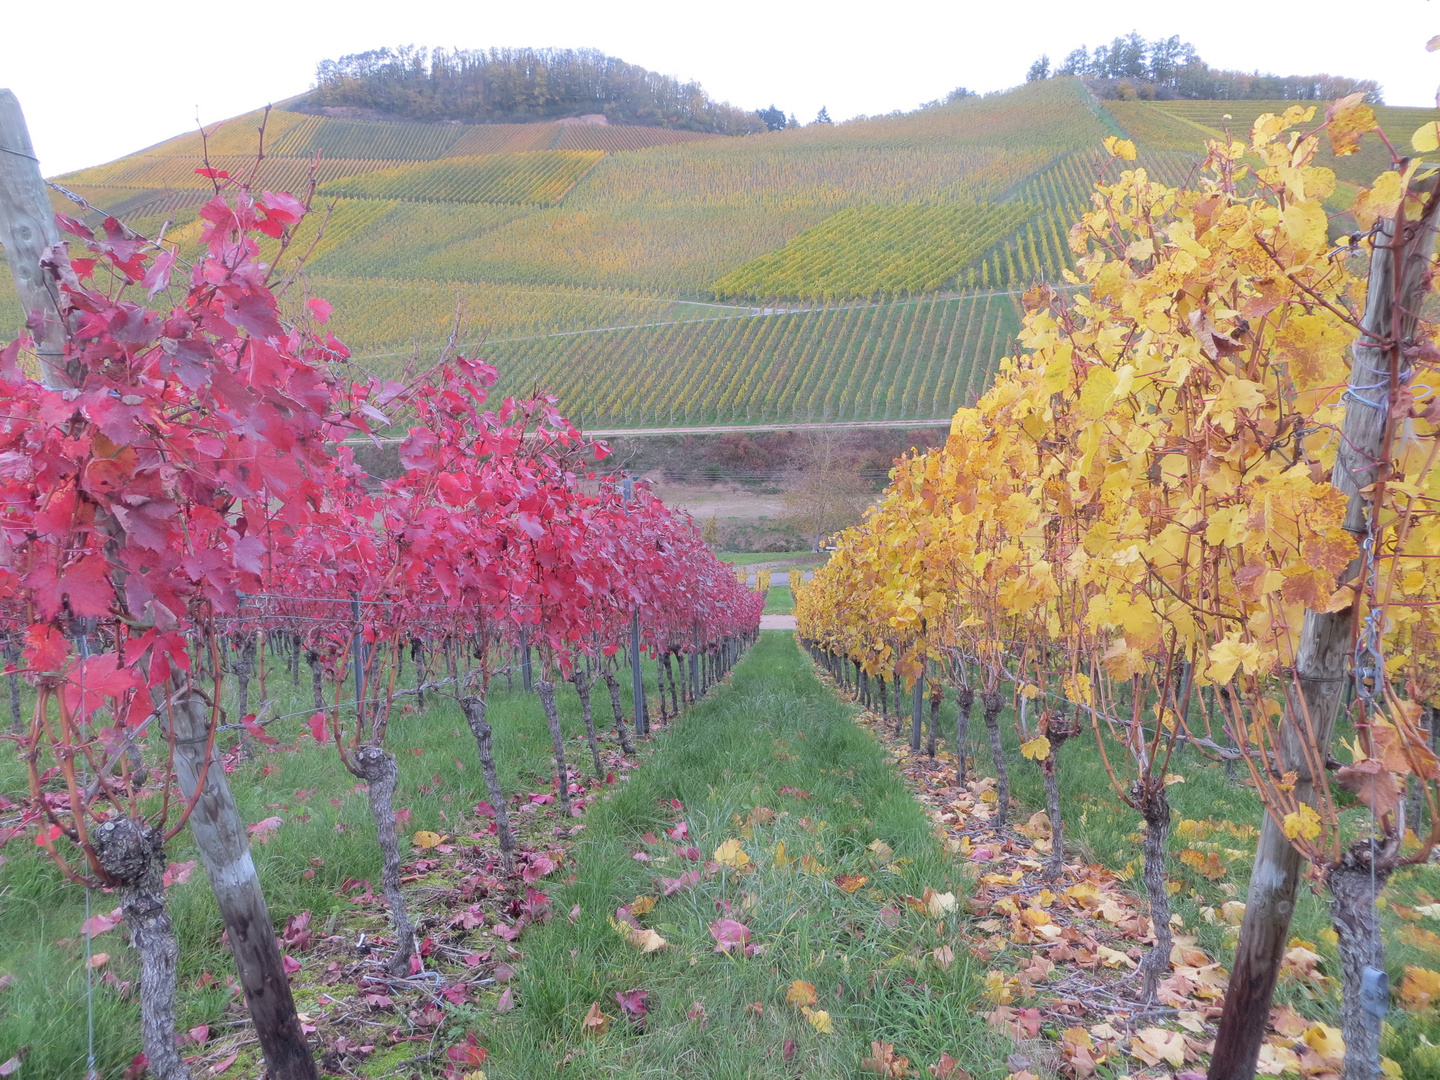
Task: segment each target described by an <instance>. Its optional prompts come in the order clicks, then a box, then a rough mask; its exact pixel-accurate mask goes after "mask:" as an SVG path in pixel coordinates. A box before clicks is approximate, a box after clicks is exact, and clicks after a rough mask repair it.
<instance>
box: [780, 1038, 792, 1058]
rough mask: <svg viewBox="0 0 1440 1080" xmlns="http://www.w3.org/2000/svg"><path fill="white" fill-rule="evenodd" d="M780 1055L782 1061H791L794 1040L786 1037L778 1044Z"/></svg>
mask: <svg viewBox="0 0 1440 1080" xmlns="http://www.w3.org/2000/svg"><path fill="white" fill-rule="evenodd" d="M780 1057H781V1059H782V1060H784V1061H791V1060H793V1059H794V1057H795V1040H794V1039H786V1040H785V1041H784V1042H783V1043H781V1044H780Z"/></svg>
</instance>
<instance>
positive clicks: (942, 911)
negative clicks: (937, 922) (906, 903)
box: [920, 888, 956, 919]
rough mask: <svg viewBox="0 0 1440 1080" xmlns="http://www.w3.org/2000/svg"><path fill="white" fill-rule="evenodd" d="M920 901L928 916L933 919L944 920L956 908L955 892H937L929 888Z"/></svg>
mask: <svg viewBox="0 0 1440 1080" xmlns="http://www.w3.org/2000/svg"><path fill="white" fill-rule="evenodd" d="M920 899H921V902H922V903H923V904H924V905H925V912H926V914H928V915H929V916H930V917H931V918H932V919H942V918H944V917H945V916H946V915H948V914H949V913H950V912H952V911H954V910H955V908H956V903H955V894H954V893H953V892H936V891H935V890H934V889H930V888H927V889H926V890H925V894H924V895H923V896H922V897H921V898H920Z"/></svg>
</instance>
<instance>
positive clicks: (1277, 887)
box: [1208, 185, 1440, 1080]
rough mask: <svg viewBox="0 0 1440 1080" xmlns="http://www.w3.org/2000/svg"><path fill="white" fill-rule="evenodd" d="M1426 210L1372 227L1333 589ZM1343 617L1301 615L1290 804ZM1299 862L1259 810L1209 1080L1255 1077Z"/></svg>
mask: <svg viewBox="0 0 1440 1080" xmlns="http://www.w3.org/2000/svg"><path fill="white" fill-rule="evenodd" d="M1437 210H1440V196H1437V195H1436V194H1434V193H1433V185H1432V193H1430V194H1429V198H1428V200H1427V203H1426V212H1425V215H1424V217H1422V218H1421V219H1420V220H1419V221H1417V222H1403V219H1402V223H1403V225H1404V230H1403V231H1402V232H1401V233H1400V235H1398V236H1397V235H1396V222H1395V220H1393V219H1388V218H1382V219H1381V220H1380V221H1379V222H1377V232H1376V236H1375V239H1374V247H1373V248H1372V250H1371V255H1370V276H1369V283H1368V285H1367V287H1366V294H1365V314H1364V317H1363V319H1362V321H1361V330H1360V333H1359V335H1358V337H1357V338H1356V340H1355V343H1354V345H1352V346H1351V350H1350V355H1351V363H1350V380H1349V381H1350V385H1349V388H1348V389H1347V391H1346V393H1345V398H1346V408H1345V419H1344V422H1343V424H1342V425H1341V429H1340V444H1339V445H1340V449H1339V454H1338V456H1337V458H1336V462H1335V468H1334V470H1333V471H1332V474H1331V480H1330V482H1331V484H1332V485H1334V486H1335V487H1336V488H1337V489H1339V490H1340V491H1342V492H1344V493H1345V494H1346V495H1347V496H1348V497H1349V500H1350V501H1349V508H1348V510H1347V512H1346V515H1345V523H1344V527H1345V529H1346V530H1347V531H1349V532H1350V533H1351V534H1353V535H1354V536H1355V537H1356V539H1357V540H1358V541H1359V542H1360V543H1361V544H1362V554H1361V555H1360V557H1358V558H1357V559H1356V560H1355V561H1354V562H1352V563H1351V565H1350V567H1349V569H1348V570H1347V571H1346V573H1345V575H1344V576H1343V581H1355V580H1356V578H1357V577H1358V576H1359V575H1361V574H1362V573H1367V572H1368V565H1367V562H1368V552H1367V551H1366V549H1365V548H1364V547H1363V545H1364V544H1366V542H1367V539H1368V536H1369V515H1370V508H1369V500H1368V498H1367V497H1366V496H1365V495H1364V494H1362V493H1363V492H1364V491H1365V490H1366V489H1367V488H1368V487H1369V486H1370V485H1371V484H1372V483H1374V481H1375V480H1376V478H1377V476H1378V475H1379V471H1380V467H1381V464H1382V462H1381V456H1382V454H1383V453H1384V452H1385V443H1386V439H1385V432H1386V426H1387V421H1388V418H1389V415H1390V389H1389V388H1390V386H1391V385H1392V384H1393V385H1397V386H1399V387H1401V389H1402V392H1404V388H1405V386H1406V382H1405V370H1406V368H1407V367H1408V361H1407V359H1406V357H1405V353H1404V346H1406V345H1408V344H1409V343H1410V341H1411V339H1412V338H1413V336H1414V332H1415V314H1414V313H1415V312H1418V311H1419V310H1420V307H1421V303H1422V301H1423V297H1424V292H1425V290H1426V288H1427V287H1428V270H1429V265H1430V256H1431V253H1432V252H1433V251H1434V247H1435V219H1436V213H1437ZM1392 363H1393V365H1394V367H1393V370H1392ZM1354 618H1355V609H1354V607H1353V606H1347V607H1345V608H1343V609H1342V610H1340V611H1334V612H1314V611H1306V612H1305V622H1304V624H1303V626H1302V628H1301V632H1300V646H1299V649H1298V651H1297V653H1296V656H1295V669H1294V678H1293V679H1292V680H1291V682H1290V685H1289V687H1288V688H1287V690H1286V695H1285V715H1284V718H1283V721H1282V724H1283V726H1282V728H1281V742H1280V747H1279V751H1280V768H1281V769H1282V770H1284V771H1290V770H1293V771H1294V772H1295V774H1296V776H1297V777H1298V780H1297V782H1296V785H1295V795H1296V797H1297V798H1299V799H1301V800H1302V801H1303V802H1305V803H1307V804H1310V805H1311V806H1313V805H1314V804H1315V801H1316V796H1315V781H1314V777H1313V776H1312V775H1311V773H1310V768H1309V762H1311V761H1324V760H1326V758H1327V757H1328V755H1329V749H1330V739H1331V736H1332V734H1333V733H1334V730H1335V717H1336V713H1337V712H1338V710H1339V707H1340V698H1341V695H1342V693H1343V691H1344V688H1345V683H1346V680H1347V678H1348V676H1349V660H1350V658H1351V640H1352V638H1351V635H1352V630H1353V625H1354ZM1307 734H1308V735H1309V736H1310V737H1308V738H1307ZM1307 743H1308V745H1307ZM1302 863H1303V860H1302V859H1301V858H1300V854H1299V852H1297V851H1296V850H1295V849H1294V848H1293V847H1292V846H1291V844H1290V841H1289V840H1288V839H1287V838H1286V837H1285V833H1284V831H1283V830H1282V829H1281V827H1280V825H1279V824H1278V823H1277V822H1276V821H1275V818H1274V816H1273V815H1271V814H1268V813H1267V814H1266V815H1265V818H1264V820H1263V821H1262V822H1261V827H1260V841H1259V844H1258V845H1257V847H1256V850H1255V865H1254V868H1253V869H1252V871H1251V874H1250V891H1249V894H1248V895H1247V897H1246V901H1245V917H1244V920H1243V921H1242V922H1241V924H1240V941H1239V944H1238V945H1237V947H1236V950H1235V965H1234V969H1233V970H1232V972H1231V975H1230V987H1229V990H1228V991H1227V992H1226V994H1225V1011H1224V1013H1223V1014H1222V1015H1221V1017H1220V1030H1219V1032H1218V1033H1217V1035H1216V1037H1215V1054H1214V1057H1213V1058H1212V1059H1211V1061H1210V1071H1209V1073H1208V1077H1209V1080H1250V1078H1251V1077H1253V1076H1254V1075H1255V1063H1256V1060H1257V1057H1258V1055H1259V1053H1260V1044H1261V1041H1262V1040H1263V1039H1264V1036H1265V1028H1266V1024H1267V1022H1268V1020H1269V1016H1270V1001H1271V998H1272V996H1273V995H1274V992H1275V981H1276V979H1277V977H1278V976H1279V973H1280V962H1281V958H1282V957H1283V955H1284V952H1285V946H1286V942H1287V941H1288V940H1289V934H1290V916H1291V914H1292V913H1293V912H1294V910H1295V897H1296V894H1297V892H1298V890H1299V886H1300V872H1301V869H1302Z"/></svg>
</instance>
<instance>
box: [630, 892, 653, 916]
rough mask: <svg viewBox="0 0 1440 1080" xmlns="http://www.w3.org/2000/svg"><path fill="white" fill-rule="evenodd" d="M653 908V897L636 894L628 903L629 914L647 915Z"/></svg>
mask: <svg viewBox="0 0 1440 1080" xmlns="http://www.w3.org/2000/svg"><path fill="white" fill-rule="evenodd" d="M654 909H655V897H653V896H637V897H635V899H634V900H633V901H632V902H631V904H630V914H631V915H648V914H650V912H651V911H653V910H654Z"/></svg>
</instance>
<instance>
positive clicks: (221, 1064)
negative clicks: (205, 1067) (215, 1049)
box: [210, 1050, 240, 1076]
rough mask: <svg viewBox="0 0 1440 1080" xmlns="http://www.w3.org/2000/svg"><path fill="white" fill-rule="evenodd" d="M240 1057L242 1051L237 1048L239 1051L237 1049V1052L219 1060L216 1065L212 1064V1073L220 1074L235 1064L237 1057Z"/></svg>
mask: <svg viewBox="0 0 1440 1080" xmlns="http://www.w3.org/2000/svg"><path fill="white" fill-rule="evenodd" d="M239 1057H240V1051H238V1050H237V1051H235V1053H233V1054H231V1055H230V1056H229V1057H227V1058H225V1059H224V1060H222V1061H217V1062H216V1063H215V1064H214V1065H211V1066H210V1073H211V1075H212V1076H219V1075H220V1074H221V1073H223V1072H225V1071H226V1070H227V1069H229V1068H230V1066H231V1065H234V1064H235V1061H236V1059H238V1058H239Z"/></svg>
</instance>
